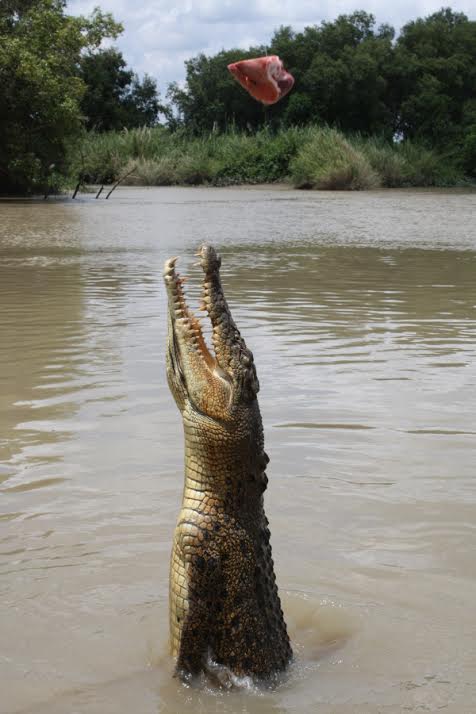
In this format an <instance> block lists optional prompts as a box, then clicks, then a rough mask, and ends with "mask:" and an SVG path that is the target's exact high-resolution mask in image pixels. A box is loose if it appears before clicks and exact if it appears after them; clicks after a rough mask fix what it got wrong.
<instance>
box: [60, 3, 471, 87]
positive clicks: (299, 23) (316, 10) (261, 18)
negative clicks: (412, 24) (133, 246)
mask: <svg viewBox="0 0 476 714" xmlns="http://www.w3.org/2000/svg"><path fill="white" fill-rule="evenodd" d="M97 4H99V5H100V7H101V9H102V10H104V11H109V12H112V13H113V15H114V18H115V19H116V20H118V21H120V22H122V24H123V25H124V28H125V30H124V34H123V35H122V36H121V37H120V38H119V40H118V42H117V44H118V46H119V48H120V49H121V51H122V52H123V54H124V57H125V59H126V61H127V62H128V64H129V65H130V66H131V67H132V69H134V71H136V72H138V73H139V74H143V73H145V72H147V73H148V74H150V75H152V76H153V77H154V78H155V79H157V82H158V85H159V87H160V89H161V91H162V92H165V90H166V88H167V85H168V84H169V82H172V81H174V80H176V81H179V82H181V81H183V79H184V76H185V70H184V61H185V60H186V59H189V58H190V57H194V56H195V55H197V54H198V53H200V52H205V53H206V54H214V53H215V52H218V51H219V50H221V49H223V48H225V49H227V48H231V47H244V48H246V47H249V46H250V45H258V44H266V42H268V41H269V40H270V38H271V36H272V34H273V31H274V30H275V29H276V28H277V27H279V26H280V25H291V26H292V27H293V28H294V29H296V30H301V29H303V28H304V27H305V26H306V25H314V24H318V23H320V22H321V21H322V20H333V19H335V18H336V17H337V15H340V14H342V13H350V12H353V11H354V10H360V9H364V10H366V11H367V12H371V13H373V14H374V15H375V17H376V19H377V22H378V23H383V22H388V23H390V24H391V25H393V26H394V27H395V28H396V29H397V30H398V29H399V28H400V27H401V26H402V25H403V24H405V23H406V22H408V21H409V20H412V19H414V18H416V17H424V16H425V15H429V14H431V13H432V12H436V11H437V10H439V9H440V7H441V6H442V4H445V3H444V1H443V0H396V1H395V2H394V3H391V4H388V3H387V2H383V0H333V1H332V2H330V0H321V2H319V3H317V2H316V1H315V0H281V2H279V3H277V2H275V1H274V0H255V2H254V3H252V4H249V3H241V2H239V1H238V0H176V1H175V2H173V1H172V0H146V2H145V3H144V4H142V3H139V2H137V3H131V2H130V1H128V0H69V2H68V11H69V12H71V13H73V14H78V15H79V14H89V13H90V12H91V11H92V10H93V9H94V7H95V6H96V5H97ZM451 7H452V8H453V10H456V11H461V12H465V13H466V14H467V15H468V16H469V17H471V18H472V19H474V18H475V17H476V5H475V2H474V0H455V1H454V2H452V3H451Z"/></svg>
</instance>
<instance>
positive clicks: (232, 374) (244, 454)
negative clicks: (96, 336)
mask: <svg viewBox="0 0 476 714" xmlns="http://www.w3.org/2000/svg"><path fill="white" fill-rule="evenodd" d="M198 256H199V258H200V261H199V263H200V265H201V267H202V268H203V272H204V280H203V286H202V304H201V306H200V307H201V309H202V310H204V311H206V312H207V313H208V317H209V319H210V322H211V327H212V344H213V350H211V349H209V347H208V346H207V344H206V341H205V339H204V335H203V332H202V328H201V324H200V320H199V319H198V318H197V317H196V316H195V315H194V313H193V312H192V311H191V310H190V308H189V307H188V306H187V302H186V299H185V294H184V288H183V283H184V281H185V278H182V277H180V275H179V274H178V272H177V271H176V267H175V266H176V261H177V258H171V259H170V260H167V261H166V263H165V267H164V280H165V285H166V290H167V296H168V339H167V350H166V369H167V381H168V384H169V387H170V390H171V392H172V395H173V397H174V399H175V402H176V404H177V406H178V409H179V411H180V413H181V415H182V420H183V428H184V437H185V483H184V490H183V500H182V507H181V511H180V514H179V517H178V521H177V525H176V529H175V534H174V541H173V547H172V555H171V564H170V587H169V606H170V613H169V614H170V649H171V654H172V655H173V656H174V657H175V658H176V668H175V673H176V675H177V676H179V677H180V678H181V679H183V680H188V679H190V678H193V677H194V676H195V675H198V674H201V673H204V674H205V675H207V674H208V675H210V676H211V675H212V674H213V672H214V671H215V672H216V667H219V668H221V671H222V672H223V671H225V672H227V673H228V675H229V676H231V677H251V678H252V679H253V681H259V680H262V679H268V678H269V677H270V676H272V675H275V674H277V673H279V672H281V671H283V670H284V669H286V667H287V666H288V664H289V662H290V661H291V659H292V649H291V645H290V642H289V637H288V633H287V629H286V624H285V621H284V616H283V611H282V608H281V602H280V599H279V595H278V589H277V585H276V577H275V574H274V565H273V559H272V554H271V545H270V531H269V527H268V526H269V522H268V519H267V518H266V515H265V512H264V506H263V493H264V491H265V489H266V486H267V483H268V478H267V476H266V466H267V464H268V461H269V458H268V456H267V454H266V453H265V451H264V438H263V425H262V420H261V414H260V410H259V406H258V400H257V393H258V390H259V382H258V378H257V376H256V369H255V365H254V360H253V355H252V353H251V351H250V350H249V349H248V348H247V346H246V344H245V341H244V339H243V338H242V336H241V334H240V332H239V330H238V329H237V327H236V324H235V322H234V320H233V318H232V316H231V312H230V309H229V307H228V304H227V301H226V299H225V296H224V293H223V289H222V285H221V280H220V272H219V271H220V265H221V259H220V257H219V255H218V254H217V253H216V251H215V249H214V248H213V247H212V246H210V245H203V246H202V247H201V249H200V251H199V253H198ZM214 668H215V669H214Z"/></svg>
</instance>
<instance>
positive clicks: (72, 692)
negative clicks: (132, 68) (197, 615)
mask: <svg viewBox="0 0 476 714" xmlns="http://www.w3.org/2000/svg"><path fill="white" fill-rule="evenodd" d="M203 240H208V241H210V242H212V243H213V244H214V245H215V246H216V247H217V248H218V249H219V250H220V251H221V253H222V257H223V282H224V286H225V290H226V293H227V296H228V299H229V302H230V305H231V307H232V309H233V311H234V316H235V319H236V322H237V323H238V325H239V327H240V329H241V331H242V333H243V335H244V337H245V338H246V340H247V342H248V345H249V346H250V348H251V349H252V350H253V352H254V356H255V361H256V365H257V369H258V375H259V378H260V383H261V392H260V404H261V411H262V414H263V420H264V425H265V438H266V450H267V452H268V453H269V455H270V458H271V463H270V465H269V468H268V475H269V488H268V491H267V493H266V501H265V503H266V510H267V514H268V517H269V520H270V527H271V534H272V545H273V551H274V557H275V563H276V573H277V578H278V583H279V586H280V593H281V596H282V600H283V607H284V611H285V616H286V619H287V621H288V625H289V630H290V634H291V637H292V640H293V645H294V650H295V653H296V661H295V663H294V664H293V666H292V668H291V670H290V672H289V674H288V676H287V678H286V679H285V680H284V681H283V682H281V683H280V684H279V685H278V686H275V687H270V688H269V689H261V690H256V689H253V688H250V689H249V690H243V691H235V692H223V691H222V692H220V691H216V690H213V689H211V688H210V687H201V688H185V687H184V686H183V685H181V684H179V682H178V681H177V680H176V679H173V678H172V676H171V674H172V663H171V661H170V659H169V656H168V653H167V627H168V625H167V588H168V559H169V551H170V546H171V538H172V532H173V528H174V522H175V518H176V515H177V512H178V509H179V504H180V498H181V486H182V468H183V466H182V463H183V447H182V431H181V421H180V417H179V414H178V412H177V410H176V407H175V404H174V402H173V401H172V398H171V396H170V394H169V392H168V388H167V385H166V381H165V374H164V347H165V332H166V313H165V294H164V290H163V287H162V277H161V273H162V265H163V261H164V259H165V258H167V257H169V256H171V255H180V256H181V262H180V269H181V271H183V272H186V273H188V274H189V275H190V287H189V288H188V293H189V295H190V299H191V301H192V302H193V301H195V302H196V301H197V286H198V280H199V273H198V270H197V269H196V268H194V267H193V263H194V262H195V260H196V259H195V258H194V257H193V253H194V252H195V250H196V248H197V246H198V245H199V244H200V243H201V242H202V241H203ZM0 310H1V313H0V711H1V712H2V714H14V713H17V712H25V714H26V713H27V712H28V713H30V714H46V713H47V714H64V713H66V712H68V713H73V712H74V713H75V714H83V713H84V714H160V713H165V712H167V713H169V714H177V713H180V714H181V713H182V712H185V713H186V712H193V713H194V714H198V713H199V712H200V713H201V712H203V713H205V712H207V713H208V712H230V713H231V712H245V713H250V714H255V713H256V714H261V713H271V712H283V713H284V712H301V713H307V712H319V713H320V714H377V713H381V714H389V713H392V714H393V713H394V712H395V713H397V712H425V711H426V712H437V711H440V710H442V711H444V712H451V713H455V714H473V713H474V712H475V711H476V473H475V465H476V415H475V406H476V366H475V364H476V363H475V356H476V194H474V193H473V194H471V193H465V192H444V191H442V192H416V191H411V192H410V191H409V192H406V191H400V192H397V191H386V192H373V193H356V194H348V193H346V194H342V193H339V194H337V193H335V194H329V193H298V192H294V191H291V190H287V189H283V188H275V189H268V188H256V189H251V188H246V189H211V190H209V189H175V188H164V189H133V188H119V189H117V191H116V192H115V193H114V194H113V195H112V196H111V198H110V199H109V200H108V201H105V200H98V201H95V200H94V198H93V197H91V196H83V197H82V198H80V199H79V200H76V201H74V202H73V201H71V200H53V199H50V200H48V201H46V202H43V201H32V202H25V201H19V202H5V201H3V202H0Z"/></svg>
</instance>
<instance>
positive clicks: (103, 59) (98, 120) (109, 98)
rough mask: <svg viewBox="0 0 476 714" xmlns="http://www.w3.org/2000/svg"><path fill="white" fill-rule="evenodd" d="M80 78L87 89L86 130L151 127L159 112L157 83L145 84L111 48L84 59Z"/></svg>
mask: <svg viewBox="0 0 476 714" xmlns="http://www.w3.org/2000/svg"><path fill="white" fill-rule="evenodd" d="M80 77H81V79H82V80H83V82H84V83H85V85H86V91H85V93H84V96H83V98H82V101H81V110H82V112H83V114H84V116H85V121H86V127H87V128H88V129H95V130H97V131H110V130H113V129H122V128H124V127H127V128H133V127H137V126H151V125H153V124H155V123H156V121H157V115H158V112H159V110H160V104H159V97H158V93H157V84H156V82H155V81H154V80H153V79H152V78H151V77H149V76H148V75H146V76H145V77H144V79H143V80H142V81H140V79H139V78H138V76H137V75H136V74H134V72H133V71H132V70H130V69H126V62H125V60H124V58H123V56H122V53H121V52H119V50H117V49H115V48H113V47H111V48H108V49H105V50H100V51H99V52H92V51H90V52H87V53H86V54H84V55H83V56H82V57H81V64H80Z"/></svg>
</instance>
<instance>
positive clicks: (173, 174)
mask: <svg viewBox="0 0 476 714" xmlns="http://www.w3.org/2000/svg"><path fill="white" fill-rule="evenodd" d="M70 160H71V182H72V183H73V182H74V181H77V180H78V177H80V178H81V179H82V180H83V181H84V182H85V183H98V184H102V183H113V182H114V181H117V180H119V179H121V177H125V178H124V180H123V183H124V184H125V185H137V186H172V185H185V186H187V185H189V186H190V185H210V186H229V185H240V184H261V183H275V182H284V183H286V184H287V185H291V186H294V187H295V188H311V189H324V190H326V189H327V190H329V189H330V190H335V189H340V190H365V189H374V188H379V187H384V188H399V187H425V186H443V187H447V186H464V185H470V182H469V180H468V179H467V177H465V176H464V174H463V173H462V172H461V171H460V170H459V169H458V167H457V166H456V165H455V164H454V163H452V161H451V158H450V157H448V156H441V155H439V154H437V153H436V152H435V151H431V150H429V149H427V148H425V147H422V146H420V145H417V144H414V143H412V142H410V141H406V142H401V143H389V142H386V141H385V140H383V139H380V138H377V137H372V138H363V137H361V136H353V137H348V136H344V134H342V133H341V132H339V131H337V130H335V129H330V128H327V127H317V126H311V127H304V128H299V127H293V128H289V129H283V130H280V131H278V132H271V131H270V130H268V129H263V130H261V131H259V132H257V133H254V134H251V133H243V132H237V131H230V132H227V133H225V134H216V133H210V134H207V135H204V136H200V137H191V136H190V135H188V134H185V133H182V132H170V131H168V130H167V129H166V128H164V127H156V128H142V129H135V130H131V131H127V130H125V131H122V132H109V133H103V134H98V133H94V132H92V133H88V134H86V135H85V136H84V137H83V139H82V141H81V142H80V144H79V145H76V146H75V147H74V149H73V150H72V151H71V156H70Z"/></svg>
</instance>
